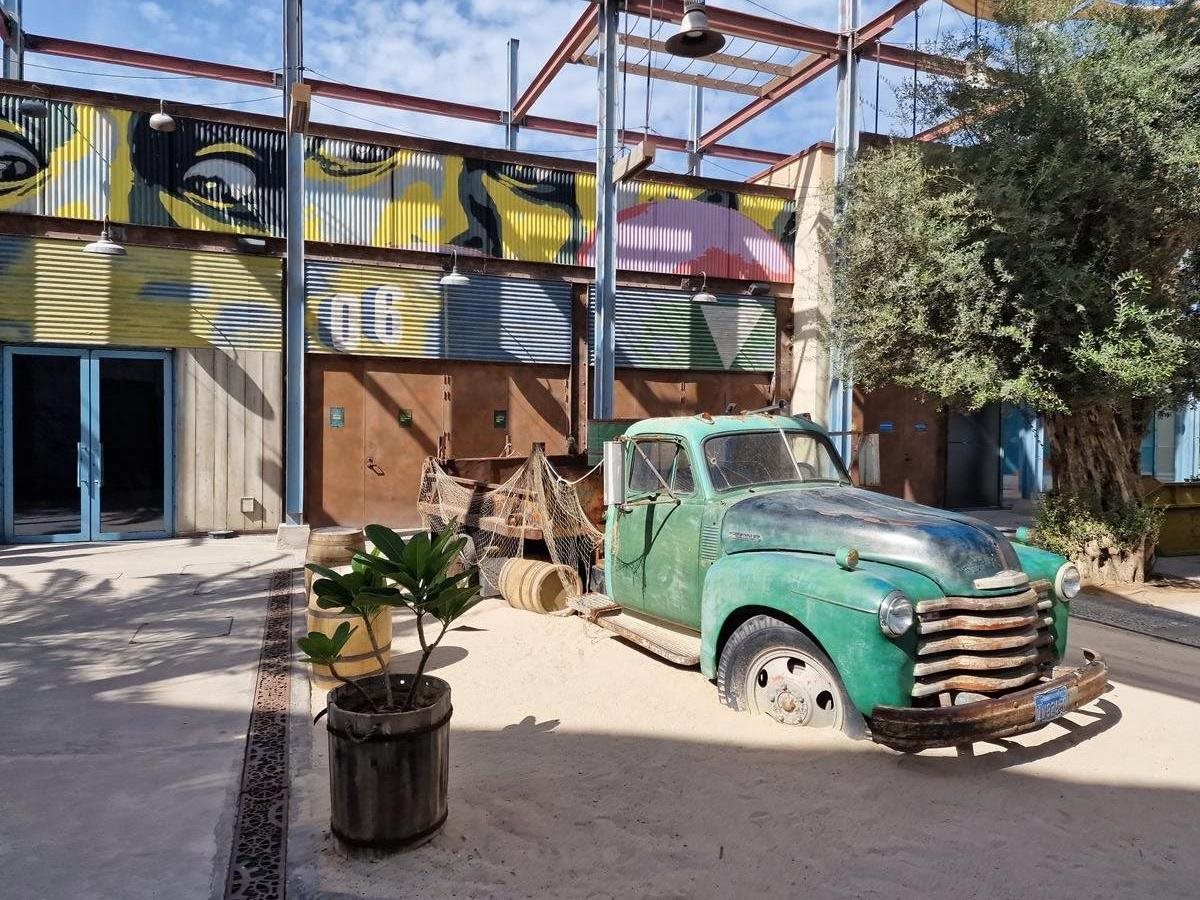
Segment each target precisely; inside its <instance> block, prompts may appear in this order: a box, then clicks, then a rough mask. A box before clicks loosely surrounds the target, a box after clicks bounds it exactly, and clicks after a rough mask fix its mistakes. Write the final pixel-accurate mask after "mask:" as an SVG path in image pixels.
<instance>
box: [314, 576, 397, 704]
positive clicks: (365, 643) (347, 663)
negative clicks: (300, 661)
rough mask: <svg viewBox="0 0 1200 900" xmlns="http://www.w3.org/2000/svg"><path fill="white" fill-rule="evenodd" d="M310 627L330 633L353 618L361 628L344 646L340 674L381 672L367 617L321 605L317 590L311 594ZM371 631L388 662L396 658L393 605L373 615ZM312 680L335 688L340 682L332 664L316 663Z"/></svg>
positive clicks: (364, 674) (339, 662) (352, 676)
mask: <svg viewBox="0 0 1200 900" xmlns="http://www.w3.org/2000/svg"><path fill="white" fill-rule="evenodd" d="M307 618H308V631H319V632H321V633H322V634H328V635H330V636H332V635H333V633H334V632H335V631H336V630H337V627H338V626H339V625H341V624H342V623H343V622H349V623H350V624H351V625H352V626H354V627H355V628H356V629H357V630H356V631H355V632H354V634H352V635H350V640H349V641H347V642H346V646H345V647H344V648H343V649H342V658H341V659H340V660H339V661H338V663H337V670H338V674H339V675H341V676H342V677H343V678H363V677H365V676H368V675H378V674H379V672H380V668H379V661H378V660H377V659H376V658H375V655H374V653H373V652H372V650H371V639H370V637H368V636H367V629H366V628H365V627H364V625H363V620H362V619H361V618H359V617H358V616H347V615H344V614H342V613H341V612H339V611H338V610H336V609H321V607H319V606H317V598H316V595H315V594H311V593H310V595H309V598H308V617H307ZM371 631H372V632H373V633H374V635H375V642H376V643H377V644H379V649H380V651H381V652H382V655H383V661H384V663H385V665H386V663H388V662H389V661H390V660H391V658H392V608H391V607H390V606H385V607H383V609H381V610H379V612H377V613H375V615H374V616H373V617H372V618H371ZM312 680H313V683H314V684H316V685H317V686H318V687H320V688H326V689H331V688H334V687H336V686H337V685H339V684H340V683H341V682H339V681H338V680H337V679H336V678H334V677H333V673H331V672H330V671H329V667H328V666H319V665H312Z"/></svg>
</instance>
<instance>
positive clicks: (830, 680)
mask: <svg viewBox="0 0 1200 900" xmlns="http://www.w3.org/2000/svg"><path fill="white" fill-rule="evenodd" d="M717 691H718V692H719V693H720V695H721V702H722V703H724V704H725V705H726V706H729V707H732V708H733V709H738V710H748V711H749V712H752V713H766V714H767V715H768V716H770V717H771V718H772V719H774V720H775V721H776V722H781V723H782V724H784V725H806V726H808V727H809V728H836V729H838V730H839V731H845V732H848V733H852V734H853V733H856V732H857V731H858V730H860V728H861V724H862V716H861V715H859V713H858V710H856V709H855V708H854V707H853V706H852V705H851V703H850V698H849V697H847V696H846V690H845V688H843V687H842V682H841V679H839V678H838V675H837V669H836V668H835V667H834V665H833V663H832V662H830V661H829V657H828V656H826V655H825V654H824V653H823V652H822V651H821V648H820V647H818V646H817V645H816V644H814V643H813V641H812V639H811V638H809V637H808V635H806V634H804V633H803V632H801V631H799V630H798V629H796V628H793V627H792V626H791V625H788V624H787V623H786V622H781V621H780V620H779V619H775V618H772V617H771V616H754V617H753V618H752V619H747V620H746V621H745V622H743V623H742V624H741V625H740V626H738V628H737V630H736V631H734V632H733V634H731V635H730V636H729V640H728V641H726V642H725V647H724V649H723V650H722V651H721V661H720V663H719V664H718V666H717Z"/></svg>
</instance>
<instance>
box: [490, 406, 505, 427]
mask: <svg viewBox="0 0 1200 900" xmlns="http://www.w3.org/2000/svg"><path fill="white" fill-rule="evenodd" d="M492 427H493V428H507V427H508V410H507V409H494V410H492Z"/></svg>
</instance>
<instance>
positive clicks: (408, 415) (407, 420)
mask: <svg viewBox="0 0 1200 900" xmlns="http://www.w3.org/2000/svg"><path fill="white" fill-rule="evenodd" d="M396 420H397V421H398V422H399V423H400V427H401V428H412V410H411V409H401V410H400V412H399V414H398V415H397V416H396Z"/></svg>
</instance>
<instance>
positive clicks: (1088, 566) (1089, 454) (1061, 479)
mask: <svg viewBox="0 0 1200 900" xmlns="http://www.w3.org/2000/svg"><path fill="white" fill-rule="evenodd" d="M1145 427H1146V422H1145V417H1144V416H1143V415H1140V414H1139V411H1136V410H1133V409H1119V408H1114V407H1111V406H1088V407H1083V408H1081V409H1077V410H1073V411H1072V412H1070V413H1068V414H1065V415H1063V414H1050V415H1047V416H1046V433H1047V436H1048V437H1049V439H1050V460H1051V465H1052V466H1053V468H1054V489H1055V490H1056V491H1059V492H1062V493H1069V494H1074V495H1077V496H1079V497H1082V498H1086V499H1088V500H1090V501H1092V502H1094V503H1096V504H1097V506H1098V507H1099V509H1100V511H1101V513H1102V514H1106V515H1111V514H1113V513H1115V512H1117V511H1118V510H1120V509H1121V508H1122V507H1126V506H1129V505H1130V504H1134V503H1138V502H1140V501H1141V499H1142V492H1141V477H1140V469H1141V466H1140V463H1139V455H1140V451H1141V443H1142V435H1143V433H1144V431H1145ZM1147 538H1149V539H1147ZM1153 538H1154V535H1148V536H1146V537H1143V538H1142V540H1141V541H1140V542H1138V543H1136V544H1135V545H1133V546H1129V545H1128V544H1126V545H1125V546H1121V545H1120V544H1119V543H1118V541H1117V540H1116V538H1115V537H1114V536H1113V535H1111V534H1110V535H1107V536H1104V537H1102V538H1100V539H1098V540H1091V541H1088V542H1087V543H1086V544H1082V545H1081V546H1080V548H1079V551H1078V552H1077V553H1076V554H1075V557H1074V562H1075V564H1076V565H1077V566H1079V571H1080V574H1081V575H1082V576H1083V577H1084V579H1085V580H1088V581H1092V582H1096V583H1104V582H1125V583H1128V582H1136V581H1144V580H1145V578H1146V575H1147V574H1148V573H1149V571H1150V569H1151V567H1152V566H1153V561H1154V540H1153Z"/></svg>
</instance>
